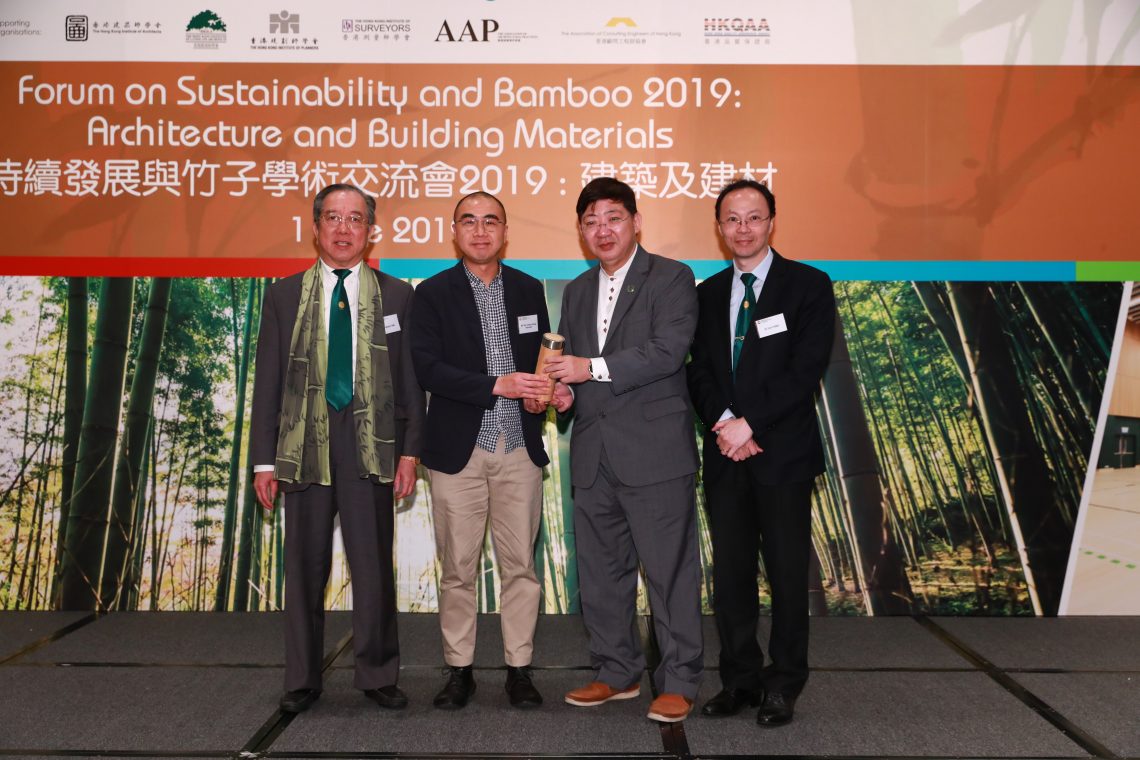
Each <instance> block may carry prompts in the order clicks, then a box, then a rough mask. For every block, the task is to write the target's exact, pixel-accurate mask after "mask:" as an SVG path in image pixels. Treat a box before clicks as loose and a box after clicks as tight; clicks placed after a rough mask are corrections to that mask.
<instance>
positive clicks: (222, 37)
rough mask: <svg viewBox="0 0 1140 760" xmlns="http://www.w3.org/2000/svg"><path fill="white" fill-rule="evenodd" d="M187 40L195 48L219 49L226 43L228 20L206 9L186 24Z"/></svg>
mask: <svg viewBox="0 0 1140 760" xmlns="http://www.w3.org/2000/svg"><path fill="white" fill-rule="evenodd" d="M186 41H187V42H188V43H190V44H191V45H193V46H194V49H195V50H217V49H218V48H219V47H221V46H222V45H224V44H226V22H225V21H222V17H221V16H219V15H218V14H216V13H214V12H213V11H211V10H204V11H202V12H201V13H199V14H198V15H196V16H194V17H193V18H192V19H190V23H188V24H186Z"/></svg>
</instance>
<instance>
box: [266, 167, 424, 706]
mask: <svg viewBox="0 0 1140 760" xmlns="http://www.w3.org/2000/svg"><path fill="white" fill-rule="evenodd" d="M375 219H376V201H375V199H373V198H372V197H371V196H369V195H367V194H365V193H364V192H363V191H361V190H360V189H359V188H357V187H354V186H352V185H330V186H328V187H326V188H325V189H323V190H322V191H321V192H319V193H318V194H317V196H316V198H314V199H313V237H314V238H315V241H316V247H317V259H318V260H317V261H316V262H315V263H314V264H313V266H312V267H310V268H309V269H308V270H306V271H305V272H301V273H299V274H295V275H293V276H292V277H286V278H285V279H283V280H279V281H277V282H275V283H274V284H272V285H270V286H269V288H268V289H267V290H266V292H265V305H264V307H263V309H262V315H261V330H260V332H259V334H258V340H257V370H256V374H255V377H254V389H253V413H252V419H251V423H250V430H251V433H250V437H251V440H250V458H251V459H252V460H253V462H254V465H255V466H254V470H255V475H254V490H255V491H256V492H257V498H258V501H260V502H261V504H262V506H263V507H265V508H266V509H270V510H271V509H273V505H274V502H275V501H276V499H277V493H278V490H279V489H280V490H282V491H284V492H285V494H286V496H285V498H284V501H285V625H286V629H285V694H284V696H282V697H281V703H280V704H281V709H282V710H283V711H285V712H300V711H302V710H305V709H307V708H308V707H309V706H310V705H311V704H312V703H313V702H314V701H316V699H317V698H318V697H319V696H320V693H321V655H322V649H323V641H324V616H325V610H324V600H325V586H326V584H327V583H328V577H329V570H330V568H331V563H332V537H333V519H334V518H335V517H337V516H338V515H339V516H340V525H341V535H342V537H343V539H344V550H345V554H346V555H347V557H348V565H349V569H350V571H351V573H352V606H353V611H352V627H353V638H352V644H353V650H354V653H355V665H356V673H355V680H354V684H355V686H356V688H358V689H362V690H363V691H364V693H365V695H366V696H367V697H369V698H370V699H372V700H374V701H375V702H376V703H378V704H379V705H380V706H381V707H384V708H388V709H401V708H403V707H405V706H406V705H407V703H408V699H407V697H406V696H405V695H404V693H403V692H402V691H401V690H400V688H399V687H398V686H397V685H396V679H397V677H398V676H399V670H400V649H399V643H398V641H397V638H396V592H395V582H394V573H393V568H392V531H393V514H392V505H393V499H401V498H404V497H405V496H407V495H408V494H410V493H411V492H412V488H413V487H414V486H415V482H416V463H417V455H418V454H419V449H420V439H421V435H422V427H423V418H424V413H425V412H424V394H423V391H422V390H420V387H419V385H417V383H416V378H415V373H414V371H413V369H412V362H411V354H410V353H409V347H408V341H407V340H406V339H404V336H403V329H404V328H405V327H406V326H407V324H408V317H409V315H410V314H411V306H412V288H411V286H410V285H408V284H407V283H405V282H402V281H400V280H397V279H395V278H392V277H389V276H388V275H386V274H384V273H382V272H379V271H377V270H374V269H371V268H370V267H368V266H367V265H366V264H365V263H364V259H365V255H366V254H367V251H368V233H369V230H370V229H371V227H372V224H373V223H374V222H375Z"/></svg>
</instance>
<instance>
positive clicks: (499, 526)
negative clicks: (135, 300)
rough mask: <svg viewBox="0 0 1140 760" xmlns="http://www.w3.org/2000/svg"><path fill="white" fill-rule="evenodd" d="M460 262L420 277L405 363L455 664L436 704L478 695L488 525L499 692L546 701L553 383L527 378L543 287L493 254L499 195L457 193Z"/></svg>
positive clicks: (541, 327) (500, 221) (447, 641)
mask: <svg viewBox="0 0 1140 760" xmlns="http://www.w3.org/2000/svg"><path fill="white" fill-rule="evenodd" d="M452 226H453V230H454V235H455V245H456V247H457V248H458V249H459V253H460V256H461V260H460V261H459V263H458V264H456V265H455V266H454V267H452V268H451V269H447V270H445V271H443V272H440V273H439V274H437V275H435V276H434V277H431V278H429V279H427V280H425V281H424V282H422V283H421V284H420V286H419V287H418V288H417V289H416V305H415V309H414V311H413V315H412V325H413V327H412V331H411V343H412V358H413V360H414V362H415V367H416V374H417V375H418V377H419V381H420V383H421V384H422V385H423V387H424V389H425V390H426V391H428V392H429V393H430V394H431V404H430V408H429V409H428V416H427V427H426V433H425V440H424V449H423V463H424V466H425V467H427V468H428V472H429V475H430V478H431V495H432V519H433V522H434V525H435V541H436V551H437V553H438V555H439V562H440V579H439V623H440V631H441V633H442V637H443V658H444V661H445V662H446V663H447V665H448V666H449V668H450V672H449V675H448V680H447V683H446V684H445V685H444V687H443V690H442V691H440V692H439V694H438V695H437V696H436V698H435V702H434V704H435V706H436V707H439V708H442V709H449V710H455V709H459V708H461V707H463V706H464V705H466V704H467V701H468V700H469V699H470V698H471V695H472V694H474V693H475V678H474V674H473V673H472V662H473V661H474V658H475V612H476V610H475V577H476V573H477V572H478V570H479V557H480V555H481V553H482V549H483V537H484V534H485V531H486V528H487V521H488V519H489V520H490V523H491V538H492V540H493V541H494V547H495V559H496V561H497V563H498V566H499V577H500V579H501V581H502V585H501V589H500V607H501V613H502V614H501V616H500V617H501V624H502V630H503V658H504V659H505V660H506V664H507V682H506V689H507V694H508V695H509V698H510V702H511V704H512V705H514V706H515V707H520V708H531V707H538V706H539V705H540V704H542V696H541V695H540V694H539V693H538V690H537V689H536V688H535V687H534V684H533V683H532V681H531V677H530V672H529V665H530V662H531V656H532V654H533V651H534V628H535V624H536V623H537V620H538V605H539V599H540V596H541V588H540V586H539V583H538V578H537V577H536V575H535V571H534V543H535V540H536V538H537V537H538V527H539V520H540V519H541V515H542V467H543V466H544V465H546V464H547V462H548V461H549V460H548V459H547V457H546V451H545V449H544V448H543V445H542V431H541V426H542V420H543V415H544V414H545V412H546V406H547V404H546V402H545V401H539V400H538V399H539V398H540V397H542V396H543V394H544V393H548V392H549V387H550V384H551V381H550V380H549V379H548V378H546V377H545V376H540V375H536V374H533V371H534V368H535V365H536V364H537V362H538V353H539V344H540V342H541V340H542V336H543V334H544V333H546V332H547V331H549V329H550V320H549V317H548V316H547V313H546V296H545V294H544V293H543V289H542V283H540V282H539V281H538V280H536V279H534V278H533V277H530V276H529V275H525V274H523V273H522V272H520V271H518V270H517V269H512V268H511V267H508V266H504V265H503V264H501V263H500V261H499V256H500V253H501V252H502V249H503V246H504V244H505V243H506V241H507V212H506V209H504V208H503V204H502V203H500V202H499V200H498V198H496V197H494V196H493V195H491V194H489V193H484V192H477V193H473V194H471V195H468V196H466V197H464V198H462V199H461V200H460V201H459V203H458V204H457V205H456V207H455V213H454V214H453V217H452Z"/></svg>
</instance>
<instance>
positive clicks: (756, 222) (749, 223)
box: [717, 214, 772, 227]
mask: <svg viewBox="0 0 1140 760" xmlns="http://www.w3.org/2000/svg"><path fill="white" fill-rule="evenodd" d="M771 218H772V215H771V214H769V215H768V216H760V215H759V214H749V215H748V216H747V217H745V218H744V219H741V218H740V217H739V216H737V215H736V214H732V215H730V216H727V217H725V218H724V219H721V220H720V221H719V222H717V223H718V224H719V225H721V226H722V227H759V226H760V225H761V224H763V223H764V222H766V221H768V220H769V219H771Z"/></svg>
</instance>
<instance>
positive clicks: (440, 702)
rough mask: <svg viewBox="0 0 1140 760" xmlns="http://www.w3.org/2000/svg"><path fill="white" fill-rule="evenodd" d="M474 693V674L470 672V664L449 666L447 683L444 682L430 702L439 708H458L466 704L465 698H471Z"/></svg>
mask: <svg viewBox="0 0 1140 760" xmlns="http://www.w3.org/2000/svg"><path fill="white" fill-rule="evenodd" d="M474 693H475V674H474V673H472V672H471V666H470V665H468V666H467V667H463V668H451V673H450V675H448V677H447V683H446V684H444V687H443V690H442V691H440V692H439V694H436V695H435V699H434V700H432V704H433V705H435V706H436V707H438V708H440V709H441V710H458V709H459V708H461V707H463V706H464V705H466V704H467V700H469V699H471V695H472V694H474Z"/></svg>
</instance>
